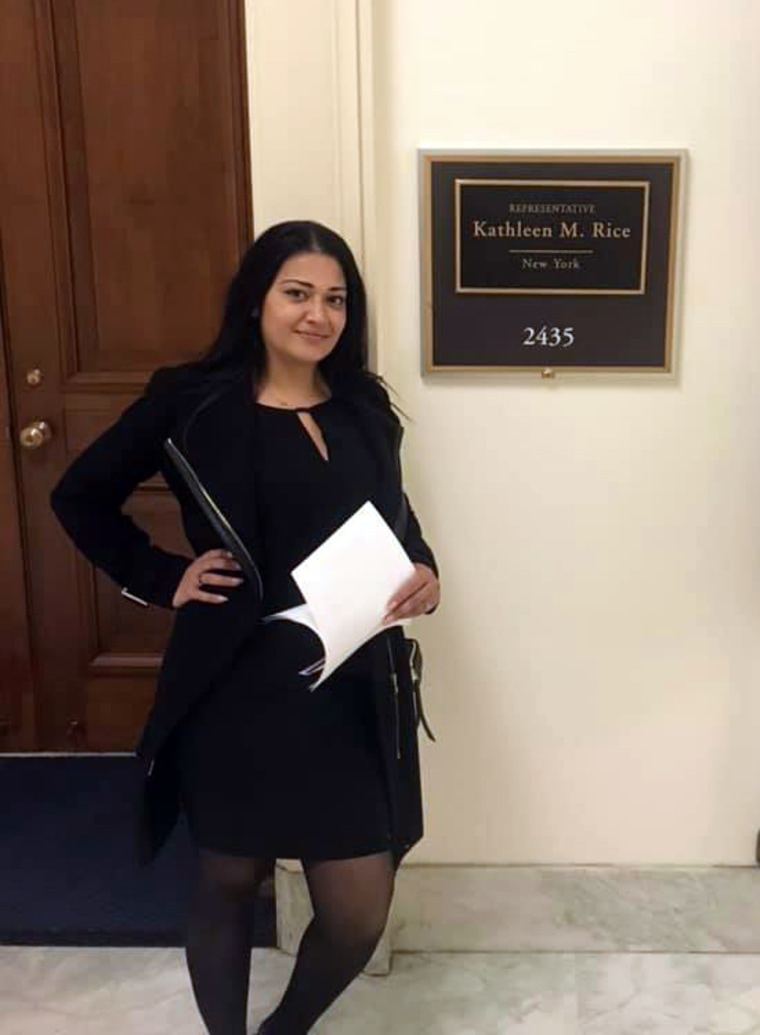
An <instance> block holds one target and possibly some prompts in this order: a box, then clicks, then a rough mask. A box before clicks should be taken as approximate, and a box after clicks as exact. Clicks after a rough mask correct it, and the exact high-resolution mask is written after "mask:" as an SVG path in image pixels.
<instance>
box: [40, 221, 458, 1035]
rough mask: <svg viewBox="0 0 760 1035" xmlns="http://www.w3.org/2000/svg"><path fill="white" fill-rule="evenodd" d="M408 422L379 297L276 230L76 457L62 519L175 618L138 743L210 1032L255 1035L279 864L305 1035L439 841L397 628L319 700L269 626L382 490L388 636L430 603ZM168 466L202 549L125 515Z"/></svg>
mask: <svg viewBox="0 0 760 1035" xmlns="http://www.w3.org/2000/svg"><path fill="white" fill-rule="evenodd" d="M401 434H402V428H401V425H400V422H399V420H398V418H397V416H396V414H395V412H394V411H393V409H392V407H391V405H390V402H389V399H388V395H387V393H386V391H385V389H384V388H383V386H382V383H381V382H380V380H379V379H378V378H376V377H375V376H373V375H372V374H370V373H369V372H368V371H367V369H366V299H365V293H364V286H363V284H362V280H361V276H360V274H359V271H358V269H357V267H356V263H355V261H354V258H353V256H352V254H351V252H350V250H349V248H348V246H347V245H346V244H345V242H344V241H343V240H342V239H341V238H340V237H339V236H338V235H337V234H335V233H333V232H332V231H331V230H328V229H327V228H326V227H323V226H321V225H319V224H317V223H308V222H289V223H282V224H279V225H277V226H274V227H272V228H270V229H269V230H267V231H266V232H265V233H264V234H262V235H261V236H260V237H259V238H258V240H257V241H256V242H255V243H254V244H253V246H252V247H251V248H250V249H249V251H248V252H247V254H246V255H245V257H244V259H243V261H242V263H241V266H240V268H239V270H238V272H237V274H236V276H235V278H234V279H233V281H232V283H231V285H230V288H229V292H228V296H227V302H226V306H225V312H224V318H223V322H222V327H221V330H220V333H219V336H218V338H217V340H216V342H215V344H214V345H213V347H212V348H211V350H210V351H209V353H208V354H207V355H206V356H205V357H204V358H203V359H201V360H199V361H198V362H195V363H189V364H186V365H184V366H182V367H177V368H173V369H162V370H159V371H157V372H156V373H155V374H154V375H153V377H152V379H151V381H150V383H149V385H148V387H147V389H146V392H145V394H144V395H143V396H142V397H141V398H140V399H138V400H137V402H135V403H134V404H133V405H132V406H131V407H129V408H128V409H127V410H126V412H125V413H124V414H123V415H122V417H121V418H120V419H119V421H117V423H116V424H115V425H114V426H113V427H111V428H110V429H108V430H107V431H106V432H105V433H104V434H103V435H102V436H100V438H98V439H97V440H96V441H95V442H94V443H93V444H92V445H91V446H90V447H89V448H88V449H87V450H85V452H84V453H83V454H82V455H81V456H80V457H79V458H78V459H77V460H76V461H75V462H74V463H73V464H72V466H71V467H70V468H69V470H68V471H67V472H66V474H65V475H64V477H63V479H62V480H61V482H60V484H59V485H58V486H57V488H56V489H55V491H54V493H53V497H52V504H53V507H54V510H55V512H56V514H57V516H58V518H59V519H60V521H61V523H62V524H63V526H64V528H65V529H66V531H67V532H68V533H69V534H70V535H71V537H72V539H73V540H74V542H75V543H76V544H77V546H78V547H79V548H80V549H81V550H82V552H83V553H84V554H85V555H86V556H87V557H88V558H89V559H90V560H91V561H92V562H93V563H94V564H96V565H98V566H99V567H100V568H102V569H103V570H104V571H105V572H107V573H108V574H109V575H110V576H111V577H112V578H113V579H115V580H116V581H117V583H118V584H120V585H121V586H122V587H123V589H122V592H123V593H124V594H125V595H126V596H127V597H128V598H130V599H132V600H135V601H136V602H138V603H140V604H142V605H144V606H147V605H149V604H156V605H159V606H164V607H172V608H175V609H176V619H175V623H174V628H173V631H172V635H171V638H170V641H169V644H168V647H167V650H166V653H165V656H164V663H163V665H162V669H161V674H160V677H159V681H158V688H157V693H156V699H155V702H154V706H153V708H152V711H151V714H150V716H149V719H148V722H147V725H146V727H145V730H144V732H143V735H142V738H141V741H140V745H139V747H138V754H139V756H140V757H141V758H142V759H143V760H144V761H145V763H146V767H147V773H146V782H145V791H144V796H143V808H142V811H141V823H140V827H139V832H140V847H141V852H142V856H143V858H145V859H149V858H152V856H153V855H154V854H155V853H156V851H158V849H159V848H160V846H161V844H162V843H163V840H164V839H165V837H166V835H167V834H168V832H169V831H170V830H171V828H172V826H173V824H174V821H175V819H176V816H177V811H178V809H179V807H180V806H181V807H182V808H183V809H184V810H185V812H186V814H187V818H188V823H189V828H190V831H191V835H192V838H193V841H194V843H195V845H196V847H197V851H198V858H199V878H198V885H197V893H196V895H195V898H194V902H193V905H192V908H191V915H190V919H189V924H188V939H187V950H186V951H187V962H188V968H189V972H190V976H191V980H192V985H193V990H194V993H195V997H196V1000H197V1003H198V1007H199V1010H200V1012H201V1015H202V1017H203V1019H204V1021H205V1023H206V1025H207V1027H208V1030H209V1032H210V1035H244V1032H245V1020H246V1010H247V1005H246V1004H247V997H248V977H249V969H250V946H249V931H248V925H247V916H248V908H247V907H248V905H249V903H250V901H251V900H252V899H253V898H254V897H255V895H256V892H257V889H258V887H259V885H260V883H261V881H262V879H263V878H264V877H265V876H266V875H267V874H268V873H270V872H271V870H272V867H273V865H274V860H275V859H276V858H278V857H279V858H300V859H301V861H302V863H303V867H304V871H305V874H306V880H307V882H308V887H309V892H310V895H311V899H312V904H313V908H314V918H313V920H312V922H311V923H310V925H309V927H308V928H307V930H306V932H305V934H304V937H303V940H302V942H301V945H300V947H299V952H298V956H297V959H296V963H295V967H294V970H293V974H292V977H291V980H290V983H289V985H288V988H287V990H286V992H285V994H284V996H283V999H282V1001H281V1002H280V1004H279V1006H278V1007H277V1009H276V1010H275V1011H274V1013H272V1014H271V1015H270V1017H268V1018H267V1019H266V1021H264V1023H263V1025H262V1027H261V1028H260V1029H259V1031H260V1033H262V1035H264V1033H265V1035H301V1033H305V1032H307V1031H309V1030H310V1028H311V1026H312V1025H313V1024H314V1022H315V1021H316V1020H317V1018H318V1017H319V1016H320V1015H321V1014H322V1013H323V1012H324V1011H325V1010H326V1009H327V1008H328V1006H329V1005H330V1004H331V1003H332V1002H333V1001H334V1000H335V998H336V997H337V996H338V995H339V994H340V993H341V992H342V991H343V989H344V988H345V987H346V986H347V985H348V984H349V983H350V982H351V981H352V980H353V978H354V977H355V976H356V975H357V974H358V973H359V972H360V971H361V969H362V968H363V966H364V965H365V964H366V963H367V961H368V960H369V958H370V956H371V955H372V952H373V951H374V948H375V946H376V944H377V942H378V941H379V939H380V936H381V934H382V932H383V929H384V927H385V924H386V920H387V916H388V910H389V907H390V903H391V898H392V893H393V884H394V877H395V872H396V869H397V867H398V865H399V863H400V861H401V859H402V857H403V856H404V855H405V853H406V852H407V851H408V850H409V849H410V848H411V846H412V845H413V844H414V843H415V842H416V841H418V840H419V838H420V837H421V836H422V810H421V799H420V782H419V762H418V754H417V741H416V732H417V722H418V720H419V716H420V713H421V706H420V705H419V700H418V696H416V694H415V688H414V685H413V679H412V676H411V672H410V666H409V664H408V654H407V641H405V639H404V636H403V634H402V633H401V631H400V629H399V627H398V626H396V627H394V628H389V629H387V630H385V631H384V632H383V633H381V634H380V635H378V636H377V637H375V638H374V639H373V640H371V641H370V642H369V643H368V644H366V645H365V646H364V647H362V648H361V649H360V650H359V651H358V652H357V653H356V654H355V655H353V656H352V657H351V658H350V659H349V660H348V661H347V662H346V663H345V664H344V665H342V666H341V667H340V668H339V669H338V670H337V671H336V672H335V673H334V674H333V675H332V676H331V677H330V678H329V679H328V680H327V681H326V682H325V684H324V685H323V686H322V687H320V688H319V689H318V690H316V691H314V692H311V691H310V689H309V682H308V679H307V677H305V676H304V675H302V674H299V673H301V672H302V670H303V669H304V668H305V667H308V665H309V663H310V661H311V662H313V660H314V651H315V645H314V643H313V642H311V640H310V639H309V636H310V634H308V633H305V632H304V631H303V630H301V629H300V627H296V626H294V625H292V624H291V623H289V622H275V623H272V624H263V623H262V622H261V621H259V619H260V618H262V617H264V616H266V615H268V614H271V613H273V612H275V611H278V610H282V609H283V608H285V607H289V606H292V605H294V604H296V603H299V602H300V597H299V594H298V592H297V589H296V587H295V585H294V583H293V580H292V578H291V577H290V571H291V570H292V568H293V567H294V566H295V565H296V564H297V563H298V562H299V561H300V560H302V559H303V558H304V557H305V556H306V555H307V554H308V553H310V552H311V550H313V549H314V548H315V547H316V546H317V545H318V544H319V543H320V542H321V541H322V540H323V539H324V538H325V537H326V536H327V535H329V534H330V533H331V532H333V531H334V530H335V529H336V528H337V527H338V526H339V525H340V524H341V523H342V522H343V521H344V520H345V519H346V518H347V517H349V516H350V515H351V514H352V513H353V512H354V511H355V510H356V509H358V507H359V506H361V505H362V504H363V503H364V502H366V501H367V500H368V499H369V500H371V501H372V502H373V503H374V504H375V506H376V507H377V508H378V510H379V511H380V513H381V514H382V515H383V516H384V517H385V519H386V520H387V521H388V523H389V524H390V526H391V527H392V528H393V529H394V531H395V532H396V534H397V536H398V537H399V538H400V540H401V541H402V543H403V544H404V546H405V548H406V550H407V553H408V554H409V556H410V558H411V559H412V561H413V563H414V566H415V575H414V577H413V578H412V579H411V580H410V581H409V582H408V583H407V584H406V585H405V586H404V587H403V588H402V589H401V590H400V591H399V592H398V593H397V594H396V595H395V599H393V600H391V601H389V604H388V614H387V616H386V618H387V622H388V623H392V622H394V621H396V620H397V619H400V618H411V617H415V616H417V615H421V614H424V613H426V612H429V611H431V610H433V609H434V608H435V607H436V606H437V604H438V599H439V584H438V579H437V572H436V566H435V561H434V559H433V556H432V553H431V551H430V549H429V547H428V546H427V544H426V543H425V542H424V540H423V538H422V535H421V532H420V528H419V524H418V522H417V520H416V517H415V515H414V512H413V511H412V509H411V507H410V506H409V505H408V502H407V500H406V498H405V496H404V493H403V490H402V486H401V473H400V461H399V446H400V441H401ZM157 471H161V472H162V474H163V475H164V477H165V479H166V481H167V483H168V485H169V487H170V489H171V490H172V491H173V492H174V494H175V495H176V497H177V499H178V501H179V504H180V507H181V512H182V520H183V525H184V529H185V533H186V536H187V539H188V541H189V542H190V543H191V545H192V547H193V549H194V551H195V554H196V556H195V558H194V559H189V558H185V557H180V556H177V555H175V554H171V553H168V552H167V551H165V550H162V549H159V548H157V547H155V546H153V545H152V544H151V543H150V541H149V539H148V537H147V535H146V534H145V533H144V532H143V531H142V530H141V529H139V528H138V527H137V526H136V525H135V524H134V523H133V522H132V521H131V519H130V518H128V517H127V516H126V515H125V514H123V513H122V510H121V508H122V505H123V503H124V502H125V500H126V499H127V497H128V496H129V495H130V493H131V492H132V490H133V489H134V488H135V487H136V486H137V485H138V484H139V483H140V482H141V481H144V480H145V479H146V478H149V477H150V476H152V475H153V474H155V473H156V472H157Z"/></svg>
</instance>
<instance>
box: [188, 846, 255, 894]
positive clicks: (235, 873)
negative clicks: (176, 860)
mask: <svg viewBox="0 0 760 1035" xmlns="http://www.w3.org/2000/svg"><path fill="white" fill-rule="evenodd" d="M272 866H273V861H272V860H268V859H259V858H250V857H244V856H230V855H221V854H219V853H216V852H208V851H201V853H200V872H201V880H202V881H203V883H204V884H205V885H206V886H207V887H209V888H212V889H213V890H214V891H215V892H216V893H217V894H218V895H221V896H223V897H225V898H229V899H235V900H245V899H252V898H255V897H256V894H257V893H258V890H259V888H260V887H261V884H262V882H263V881H264V880H265V879H266V877H267V876H269V874H270V873H271V871H272Z"/></svg>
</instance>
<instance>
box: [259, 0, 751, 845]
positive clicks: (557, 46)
mask: <svg viewBox="0 0 760 1035" xmlns="http://www.w3.org/2000/svg"><path fill="white" fill-rule="evenodd" d="M371 13H373V20H372V22H371V23H370V19H369V15H370V14H371ZM247 22H248V46H249V59H250V61H249V78H250V95H251V126H252V138H251V139H252V152H253V181H254V182H253V193H254V211H255V219H256V229H257V231H260V230H261V229H263V228H264V227H265V226H266V225H268V224H269V223H271V222H274V221H275V220H277V219H282V218H292V217H296V216H309V217H314V218H318V219H323V220H325V221H326V222H329V223H331V224H332V225H333V226H335V227H336V228H337V229H340V230H342V231H343V232H344V233H345V234H346V235H347V236H348V238H349V240H351V242H352V243H353V244H354V246H355V248H356V249H357V252H358V253H359V254H360V256H361V257H362V259H363V262H364V265H365V269H366V270H367V272H368V273H369V278H368V279H369V282H370V289H371V292H372V294H373V296H374V302H375V315H376V323H377V331H378V334H377V342H378V363H379V367H380V369H381V371H382V372H383V373H384V374H385V375H386V376H387V377H388V378H389V379H390V380H391V382H392V383H393V384H394V385H395V386H396V387H397V388H398V390H399V392H400V393H401V397H402V402H403V404H404V406H405V408H406V409H407V411H408V412H409V413H411V415H412V416H413V417H414V419H415V423H414V425H413V426H411V427H410V428H409V429H408V435H407V448H406V457H405V459H406V469H407V477H408V482H409V486H410V488H411V490H412V495H413V498H414V501H415V505H416V507H417V509H418V511H419V513H420V516H421V517H422V519H423V523H424V526H425V528H426V531H427V533H428V536H429V538H430V540H431V542H432V543H433V544H434V545H435V547H436V549H437V552H438V554H439V557H440V561H441V565H442V568H443V575H444V603H443V604H442V606H441V609H440V611H439V613H438V614H437V615H436V616H435V617H433V618H432V619H427V620H425V621H423V622H420V623H419V630H418V631H419V633H420V635H421V637H422V639H423V641H424V644H425V648H426V663H427V673H426V684H427V685H426V698H427V706H428V710H429V712H430V717H431V719H432V721H433V724H434V726H435V728H436V732H437V734H438V738H439V743H438V744H437V745H433V746H429V745H427V743H426V742H425V741H423V742H422V752H423V768H424V784H425V792H426V804H427V809H426V814H427V837H426V839H425V840H424V841H423V842H422V844H421V845H420V846H419V847H418V848H417V849H416V850H415V851H414V853H412V856H411V857H410V861H412V862H431V863H446V862H464V863H522V862H544V863H603V862H607V863H648V862H651V863H682V864H688V863H697V864H698V863H705V864H710V863H729V864H731V863H747V862H750V861H752V859H753V854H754V839H755V834H756V830H757V828H758V827H759V826H760V750H758V748H757V746H756V745H757V744H758V741H759V740H760V646H759V641H760V638H759V637H758V629H760V545H759V544H760V534H759V531H760V406H758V392H759V390H758V373H759V372H760V356H759V353H760V348H759V345H760V333H759V331H758V324H759V323H760V296H759V294H758V290H757V287H756V280H757V271H756V266H757V263H756V259H755V256H756V248H757V239H758V231H759V230H760V176H759V175H758V172H757V170H758V168H760V161H759V159H760V120H758V118H757V103H758V99H760V65H758V63H757V61H756V59H755V58H754V51H755V49H756V48H755V42H754V41H755V40H756V39H757V38H758V34H759V32H760V7H759V6H758V4H757V3H755V2H754V0H723V3H721V4H718V3H717V2H716V0H637V3H636V4H624V3H622V2H618V0H574V2H573V3H572V4H568V3H567V2H566V0H544V2H543V3H542V4H532V5H529V4H520V3H517V2H512V0H470V2H469V3H468V4H466V5H462V4H461V3H459V2H454V0H374V4H373V3H372V0H292V2H291V3H290V4H287V5H283V4H281V3H280V2H279V0H247ZM418 146H427V147H462V146H463V147H488V148H530V147H535V148H584V147H589V148H599V149H601V148H613V149H617V148H627V147H638V148H687V149H688V150H689V153H690V160H689V170H688V196H687V199H686V200H687V205H686V234H685V264H684V282H683V288H684V290H683V307H682V333H681V347H680V369H679V374H678V376H677V378H676V379H674V380H672V381H670V382H665V381H659V382H657V383H651V382H650V383H634V382H632V381H627V380H622V379H618V380H610V379H607V380H605V381H603V382H600V381H596V382H591V381H583V380H581V381H576V382H574V383H569V382H568V381H567V380H564V381H563V380H562V379H561V378H560V379H559V380H558V381H557V382H556V383H554V384H545V383H540V382H538V381H537V380H535V379H532V378H524V377H523V378H516V377H512V378H509V377H495V376H493V375H481V376H478V377H476V376H473V377H465V376H451V377H449V376H445V375H441V376H438V377H437V378H433V377H430V378H426V379H423V378H422V377H421V375H420V371H419V352H420V331H419V273H418V232H417V219H418V211H417V168H416V149H417V147H418Z"/></svg>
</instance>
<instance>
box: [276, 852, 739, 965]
mask: <svg viewBox="0 0 760 1035" xmlns="http://www.w3.org/2000/svg"><path fill="white" fill-rule="evenodd" d="M309 916H310V907H309V902H308V895H307V893H306V888H305V883H304V878H303V874H302V873H300V872H298V871H296V870H295V869H293V868H292V867H288V868H286V867H284V866H278V869H277V927H278V944H279V945H280V947H281V948H283V949H284V950H285V951H291V952H292V951H294V949H295V946H296V945H297V941H298V938H299V937H300V932H301V931H302V930H303V928H304V927H305V926H306V923H307V922H308V917H309ZM391 951H393V952H667V953H683V952H709V953H722V952H726V953H760V870H758V869H757V868H754V867H740V866H737V867H720V866H718V867H675V866H674V867H623V866H577V867H576V866H447V865H441V866H431V865H409V866H402V867H401V869H400V871H399V874H398V877H397V882H396V895H395V899H394V904H393V912H392V916H391V920H390V922H389V925H388V930H387V932H386V936H385V938H384V939H383V944H382V945H381V947H379V950H378V958H377V959H376V960H375V961H374V962H373V966H372V968H367V972H368V973H385V972H386V971H387V966H388V964H389V955H390V952H391Z"/></svg>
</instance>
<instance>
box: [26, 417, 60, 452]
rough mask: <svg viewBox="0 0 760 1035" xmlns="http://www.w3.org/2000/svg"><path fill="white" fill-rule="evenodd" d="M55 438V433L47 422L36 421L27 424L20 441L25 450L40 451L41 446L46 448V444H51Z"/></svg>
mask: <svg viewBox="0 0 760 1035" xmlns="http://www.w3.org/2000/svg"><path fill="white" fill-rule="evenodd" d="M52 437H53V432H52V429H51V427H50V425H49V424H48V423H47V421H44V420H34V421H32V423H31V424H27V426H26V427H25V428H22V429H21V433H20V434H19V440H20V442H21V445H22V446H23V447H24V449H39V448H40V446H44V445H45V443H46V442H49V441H50V439H51V438H52Z"/></svg>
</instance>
